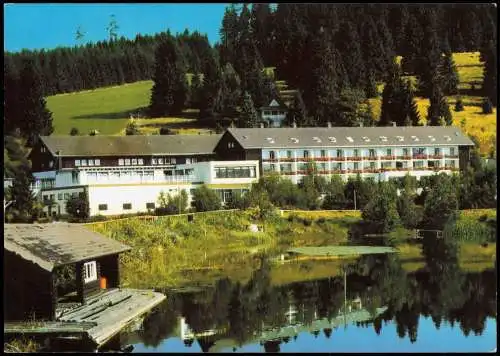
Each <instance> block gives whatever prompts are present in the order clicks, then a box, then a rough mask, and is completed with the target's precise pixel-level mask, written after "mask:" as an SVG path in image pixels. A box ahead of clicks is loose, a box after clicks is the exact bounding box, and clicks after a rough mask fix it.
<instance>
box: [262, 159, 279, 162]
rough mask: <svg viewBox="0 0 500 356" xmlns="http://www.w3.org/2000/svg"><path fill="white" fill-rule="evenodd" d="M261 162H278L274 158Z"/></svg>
mask: <svg viewBox="0 0 500 356" xmlns="http://www.w3.org/2000/svg"><path fill="white" fill-rule="evenodd" d="M262 162H278V159H276V158H264V159H263V160H262Z"/></svg>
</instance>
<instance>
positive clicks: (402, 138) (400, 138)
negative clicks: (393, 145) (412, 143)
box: [396, 136, 405, 142]
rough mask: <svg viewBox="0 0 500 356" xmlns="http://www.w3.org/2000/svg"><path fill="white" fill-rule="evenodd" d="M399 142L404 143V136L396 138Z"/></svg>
mask: <svg viewBox="0 0 500 356" xmlns="http://www.w3.org/2000/svg"><path fill="white" fill-rule="evenodd" d="M396 138H397V139H398V141H399V142H403V141H404V140H405V138H404V137H403V136H396Z"/></svg>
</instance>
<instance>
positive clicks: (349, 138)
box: [346, 136, 354, 142]
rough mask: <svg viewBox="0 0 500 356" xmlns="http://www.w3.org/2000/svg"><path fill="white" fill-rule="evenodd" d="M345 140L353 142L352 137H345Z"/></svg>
mask: <svg viewBox="0 0 500 356" xmlns="http://www.w3.org/2000/svg"><path fill="white" fill-rule="evenodd" d="M346 139H347V141H349V142H354V140H353V139H352V137H351V136H347V137H346Z"/></svg>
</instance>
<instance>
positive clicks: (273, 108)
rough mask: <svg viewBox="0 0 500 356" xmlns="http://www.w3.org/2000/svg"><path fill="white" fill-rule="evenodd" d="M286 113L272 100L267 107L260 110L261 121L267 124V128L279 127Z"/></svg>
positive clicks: (285, 110)
mask: <svg viewBox="0 0 500 356" xmlns="http://www.w3.org/2000/svg"><path fill="white" fill-rule="evenodd" d="M287 111H288V110H287V109H285V108H283V107H281V106H280V104H279V103H278V102H277V101H276V100H273V101H271V103H270V104H269V106H268V107H264V108H261V119H262V121H265V122H267V123H268V124H269V127H281V126H282V125H283V121H284V120H285V118H286V114H287Z"/></svg>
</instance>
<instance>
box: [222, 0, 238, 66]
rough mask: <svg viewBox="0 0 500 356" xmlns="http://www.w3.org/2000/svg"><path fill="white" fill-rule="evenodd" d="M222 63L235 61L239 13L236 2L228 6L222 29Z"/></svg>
mask: <svg viewBox="0 0 500 356" xmlns="http://www.w3.org/2000/svg"><path fill="white" fill-rule="evenodd" d="M220 39H221V47H220V50H221V59H222V63H234V62H235V59H236V53H235V51H236V45H237V42H238V15H237V13H236V9H235V7H234V4H231V5H230V6H229V7H226V9H225V11H224V16H223V18H222V26H221V29H220Z"/></svg>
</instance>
